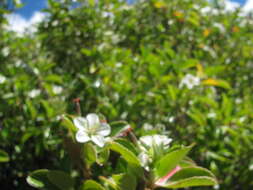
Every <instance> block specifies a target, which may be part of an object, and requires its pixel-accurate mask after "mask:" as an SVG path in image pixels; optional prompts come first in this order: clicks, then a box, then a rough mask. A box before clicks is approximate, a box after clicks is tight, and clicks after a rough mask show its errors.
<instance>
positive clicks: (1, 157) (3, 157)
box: [0, 150, 10, 162]
mask: <svg viewBox="0 0 253 190" xmlns="http://www.w3.org/2000/svg"><path fill="white" fill-rule="evenodd" d="M9 160H10V158H9V155H8V154H7V152H5V151H3V150H0V162H9Z"/></svg>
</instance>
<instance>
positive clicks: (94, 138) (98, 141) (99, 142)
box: [91, 135, 105, 147]
mask: <svg viewBox="0 0 253 190" xmlns="http://www.w3.org/2000/svg"><path fill="white" fill-rule="evenodd" d="M91 140H92V142H94V143H95V144H96V145H98V146H100V147H103V146H104V145H105V138H104V137H103V136H101V135H93V136H92V137H91Z"/></svg>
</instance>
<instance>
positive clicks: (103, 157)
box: [97, 147, 110, 164]
mask: <svg viewBox="0 0 253 190" xmlns="http://www.w3.org/2000/svg"><path fill="white" fill-rule="evenodd" d="M109 156H110V150H109V149H108V148H106V147H105V148H103V149H102V150H101V151H100V152H99V153H98V157H97V162H98V163H99V164H105V163H106V162H107V160H108V159H109Z"/></svg>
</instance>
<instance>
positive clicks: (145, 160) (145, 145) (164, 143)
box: [138, 135, 172, 170]
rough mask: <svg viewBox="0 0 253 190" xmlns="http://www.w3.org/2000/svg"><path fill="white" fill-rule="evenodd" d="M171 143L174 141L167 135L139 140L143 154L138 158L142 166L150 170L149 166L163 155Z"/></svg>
mask: <svg viewBox="0 0 253 190" xmlns="http://www.w3.org/2000/svg"><path fill="white" fill-rule="evenodd" d="M171 141H172V139H171V138H168V137H167V136H165V135H148V136H143V137H141V138H140V140H139V147H140V149H141V153H140V154H139V156H138V157H139V160H140V161H141V164H142V166H143V167H144V168H145V169H146V170H149V164H150V163H152V161H154V160H155V159H156V158H160V157H161V156H162V155H163V153H164V151H165V150H166V149H167V148H168V147H169V144H170V143H171Z"/></svg>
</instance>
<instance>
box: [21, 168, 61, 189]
mask: <svg viewBox="0 0 253 190" xmlns="http://www.w3.org/2000/svg"><path fill="white" fill-rule="evenodd" d="M48 172H49V170H47V169H40V170H36V171H33V172H32V173H31V174H30V175H29V176H28V177H27V178H26V181H27V183H28V184H29V185H31V186H32V187H35V188H38V189H48V190H49V189H50V190H59V188H57V187H56V186H55V185H53V184H52V183H51V182H50V181H49V179H48V177H47V174H48Z"/></svg>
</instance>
